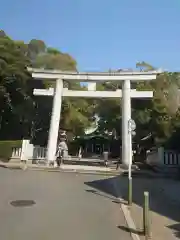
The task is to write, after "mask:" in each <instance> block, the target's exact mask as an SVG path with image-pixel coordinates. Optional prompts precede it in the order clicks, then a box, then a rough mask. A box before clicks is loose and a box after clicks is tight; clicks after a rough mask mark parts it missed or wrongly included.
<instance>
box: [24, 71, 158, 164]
mask: <svg viewBox="0 0 180 240" xmlns="http://www.w3.org/2000/svg"><path fill="white" fill-rule="evenodd" d="M28 71H29V72H31V73H32V77H33V78H35V79H40V80H45V79H49V80H54V81H56V86H55V89H54V88H50V89H48V90H47V89H34V95H39V96H53V107H52V115H51V123H50V130H49V138H48V147H47V156H46V157H47V161H48V163H50V162H54V161H55V152H56V146H57V138H58V131H59V122H60V117H61V105H62V97H85V98H86V97H88V98H121V97H122V162H123V163H124V164H125V165H130V164H131V163H132V155H131V154H132V153H131V152H132V136H131V132H130V131H129V126H128V123H129V120H130V119H131V98H152V97H153V92H152V91H136V90H134V89H131V81H149V80H154V79H156V76H157V74H159V73H161V71H149V72H114V73H109V72H102V73H101V72H98V73H95V72H65V71H58V70H44V69H31V68H28ZM63 80H66V81H76V82H77V81H79V82H88V83H91V85H90V87H89V91H83V90H82V91H76V90H68V89H67V88H63ZM104 81H112V82H113V81H123V84H122V90H116V91H96V90H95V85H94V84H93V82H104Z"/></svg>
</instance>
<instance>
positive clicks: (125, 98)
mask: <svg viewBox="0 0 180 240" xmlns="http://www.w3.org/2000/svg"><path fill="white" fill-rule="evenodd" d="M130 119H131V83H130V80H124V81H123V83H122V163H123V164H124V165H126V166H128V167H129V165H130V164H131V163H130V162H131V160H130V157H131V155H132V153H130V152H131V151H132V142H131V132H129V127H128V121H129V120H130Z"/></svg>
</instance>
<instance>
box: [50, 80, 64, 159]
mask: <svg viewBox="0 0 180 240" xmlns="http://www.w3.org/2000/svg"><path fill="white" fill-rule="evenodd" d="M62 91H63V80H62V79H57V80H56V87H55V92H54V98H53V107H52V115H51V123H50V129H49V138H48V147H47V156H46V157H47V161H48V163H51V162H54V161H55V153H56V147H57V138H58V131H59V121H60V117H61V105H62Z"/></svg>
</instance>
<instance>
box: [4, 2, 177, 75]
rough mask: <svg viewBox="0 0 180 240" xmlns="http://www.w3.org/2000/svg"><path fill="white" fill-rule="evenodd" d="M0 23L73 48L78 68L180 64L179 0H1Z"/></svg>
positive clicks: (22, 35)
mask: <svg viewBox="0 0 180 240" xmlns="http://www.w3.org/2000/svg"><path fill="white" fill-rule="evenodd" d="M0 28H1V29H3V30H4V31H5V32H6V33H7V34H9V35H10V36H11V37H12V38H13V39H20V40H24V41H25V42H28V41H29V40H30V39H32V38H36V39H42V40H44V41H45V42H46V44H47V45H49V46H51V47H55V48H58V49H59V50H61V51H64V52H68V53H70V54H71V55H72V56H73V57H74V58H75V59H76V60H77V62H78V68H79V70H81V71H82V70H83V71H86V70H95V71H103V70H107V69H109V68H112V69H117V68H135V64H136V61H143V60H144V61H147V62H149V63H151V64H152V65H154V66H156V67H162V68H164V69H167V70H171V71H177V70H180V0H148V1H144V0H31V1H27V0H2V1H1V14H0Z"/></svg>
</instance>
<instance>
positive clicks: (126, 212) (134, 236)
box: [113, 180, 140, 240]
mask: <svg viewBox="0 0 180 240" xmlns="http://www.w3.org/2000/svg"><path fill="white" fill-rule="evenodd" d="M113 186H114V189H115V192H116V194H117V197H116V198H117V200H118V202H119V204H120V208H121V210H122V212H123V214H124V217H125V220H126V223H127V226H128V228H129V232H130V234H131V237H132V239H133V240H140V237H139V235H138V234H137V233H134V232H132V231H131V230H132V229H133V230H135V231H137V228H136V225H135V223H134V221H133V218H132V216H131V213H130V211H129V207H128V206H127V205H125V204H124V203H123V202H124V200H123V199H122V198H121V197H119V195H120V192H119V189H118V187H117V182H116V181H115V180H113Z"/></svg>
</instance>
